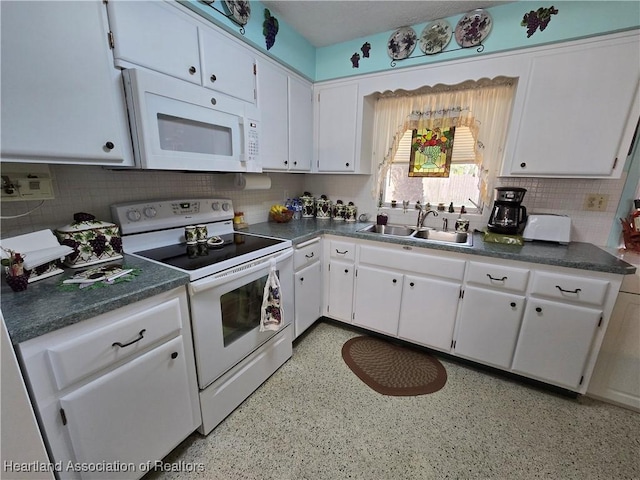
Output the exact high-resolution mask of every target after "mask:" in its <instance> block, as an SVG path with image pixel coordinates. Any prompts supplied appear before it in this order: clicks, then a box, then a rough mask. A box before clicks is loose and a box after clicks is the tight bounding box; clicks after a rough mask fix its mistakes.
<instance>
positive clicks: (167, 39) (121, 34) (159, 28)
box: [107, 1, 201, 85]
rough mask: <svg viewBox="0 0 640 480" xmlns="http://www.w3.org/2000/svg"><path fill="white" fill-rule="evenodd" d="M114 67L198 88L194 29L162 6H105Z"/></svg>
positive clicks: (194, 26)
mask: <svg viewBox="0 0 640 480" xmlns="http://www.w3.org/2000/svg"><path fill="white" fill-rule="evenodd" d="M107 11H108V12H109V24H110V25H111V29H112V31H113V35H114V49H113V52H114V57H115V59H116V64H117V65H120V66H123V67H127V66H132V65H130V64H133V65H140V66H142V67H146V68H149V69H151V70H155V71H157V72H161V73H165V74H167V75H171V76H172V77H176V78H180V79H182V80H186V81H188V82H191V83H195V84H198V85H200V81H201V80H200V55H199V50H198V27H197V26H196V24H195V23H193V22H192V21H190V20H189V19H188V18H185V17H182V16H181V15H180V12H179V11H178V10H177V9H176V8H175V7H173V6H171V5H169V4H166V3H164V2H145V1H143V2H108V3H107Z"/></svg>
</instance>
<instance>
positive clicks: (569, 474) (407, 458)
mask: <svg viewBox="0 0 640 480" xmlns="http://www.w3.org/2000/svg"><path fill="white" fill-rule="evenodd" d="M356 335H359V333H357V332H355V331H352V330H350V329H347V328H344V327H342V326H340V325H337V324H334V323H324V322H321V323H318V324H317V325H315V326H314V327H312V330H311V331H309V332H308V333H307V334H306V335H305V336H303V338H302V341H300V342H297V344H295V345H294V353H293V357H292V358H291V359H290V360H289V361H288V362H287V363H286V364H285V365H284V366H283V367H282V368H281V369H280V370H279V371H278V372H276V373H275V374H274V375H273V376H272V377H271V378H270V379H269V380H268V381H267V382H266V383H265V384H264V385H263V386H262V387H261V388H259V389H258V390H257V391H256V392H255V393H254V394H253V395H252V396H251V397H250V398H249V399H248V400H246V401H245V402H244V403H243V404H242V405H241V406H240V407H239V408H238V409H236V410H235V411H234V412H233V413H232V414H231V415H230V416H229V417H227V418H226V420H225V421H224V422H222V423H221V424H220V425H219V426H218V427H217V428H216V429H215V430H214V431H213V432H212V433H211V434H209V435H208V436H207V437H203V436H201V435H199V434H197V433H196V434H193V435H191V436H190V437H189V438H187V439H186V440H185V441H184V442H183V443H182V444H181V445H180V446H179V447H178V448H176V449H175V450H174V451H173V452H172V453H171V454H170V455H169V456H168V457H167V458H166V459H165V461H166V462H169V463H172V462H173V465H174V468H175V469H177V470H180V469H182V470H183V471H182V472H171V473H170V472H166V471H165V472H162V473H160V472H152V473H149V474H148V475H147V476H146V477H145V480H151V479H153V480H156V479H182V478H185V479H186V478H188V479H191V478H203V479H212V480H239V479H246V480H269V479H273V480H303V479H308V480H325V479H326V480H341V479H362V480H403V479H411V480H415V479H444V478H447V479H467V478H477V479H534V478H543V479H554V480H564V479H581V480H591V479H616V480H618V479H631V478H636V479H637V478H640V414H638V413H634V412H632V411H629V410H625V409H622V408H618V407H615V406H612V405H608V404H605V403H602V402H598V401H595V400H591V399H589V398H586V397H581V398H579V399H577V400H575V399H570V398H566V397H563V396H559V395H556V394H554V393H549V392H546V391H542V390H540V389H537V388H534V387H531V386H526V385H523V384H521V383H518V382H515V381H512V380H508V379H504V378H501V377H498V376H494V375H491V374H488V373H485V372H480V371H476V370H474V369H472V368H470V367H467V366H463V365H460V364H457V363H454V362H451V361H447V360H443V359H441V362H442V364H443V365H444V366H445V368H446V370H447V374H448V380H447V384H446V385H445V386H444V388H443V389H442V390H440V391H438V392H436V393H432V394H430V395H422V396H416V397H389V396H384V395H380V394H378V393H376V392H374V391H373V390H371V389H370V388H369V387H367V386H366V385H365V384H364V383H363V382H362V381H360V380H359V379H358V378H357V377H356V376H355V375H354V374H353V373H352V372H351V371H350V370H349V368H348V367H347V366H346V365H345V364H344V362H343V360H342V357H341V348H342V344H343V343H344V342H345V341H346V340H348V339H349V338H351V337H353V336H356ZM176 462H177V463H176ZM183 462H184V463H183ZM192 468H197V469H201V470H202V471H201V472H200V473H194V472H190V471H187V470H191V469H192Z"/></svg>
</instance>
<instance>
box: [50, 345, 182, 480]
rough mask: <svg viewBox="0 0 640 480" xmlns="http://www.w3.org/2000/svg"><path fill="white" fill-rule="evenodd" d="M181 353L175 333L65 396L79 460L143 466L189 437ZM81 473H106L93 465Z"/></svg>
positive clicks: (98, 475)
mask: <svg viewBox="0 0 640 480" xmlns="http://www.w3.org/2000/svg"><path fill="white" fill-rule="evenodd" d="M182 359H184V345H183V343H182V339H181V338H180V337H178V338H174V339H173V340H170V341H168V342H166V343H165V344H163V345H161V346H160V347H158V348H155V349H153V350H151V351H150V352H147V353H146V354H144V355H141V356H140V357H137V358H136V359H135V360H132V361H131V362H129V363H127V364H125V365H124V366H122V367H120V368H118V369H115V370H113V371H112V372H109V373H108V374H106V375H103V376H101V377H100V378H98V379H97V380H95V381H93V382H90V383H88V384H87V385H85V386H83V387H81V388H79V389H77V390H75V391H73V392H71V393H69V394H68V395H65V396H63V397H62V398H60V408H61V412H64V418H65V421H66V426H67V428H68V429H69V438H70V440H71V444H72V445H73V451H74V453H75V459H76V461H77V462H80V463H86V464H95V465H97V464H99V463H100V462H102V461H104V460H105V459H118V461H120V462H122V463H133V464H134V465H136V466H139V465H140V464H142V463H144V462H147V461H149V460H155V459H157V458H158V457H157V454H158V452H167V451H170V450H172V449H173V448H174V447H175V446H176V443H175V442H176V439H177V438H186V437H187V436H188V435H189V434H190V433H191V432H192V428H193V425H192V423H193V422H192V420H191V398H190V395H189V381H188V378H189V377H188V371H187V363H186V362H185V361H184V360H182ZM63 423H64V422H63ZM97 432H99V434H96V433H97ZM82 478H94V479H97V480H99V479H103V478H105V473H104V472H91V471H89V472H86V473H83V474H82ZM109 478H131V477H130V475H129V474H123V475H114V476H111V475H109Z"/></svg>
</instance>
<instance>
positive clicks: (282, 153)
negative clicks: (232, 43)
mask: <svg viewBox="0 0 640 480" xmlns="http://www.w3.org/2000/svg"><path fill="white" fill-rule="evenodd" d="M258 108H259V109H260V114H261V115H262V123H261V128H262V132H261V133H262V136H261V138H260V160H261V162H262V168H263V169H264V170H288V169H289V165H288V164H289V148H288V145H289V132H288V128H287V126H288V122H289V119H288V115H287V74H286V72H285V71H284V70H282V69H281V68H278V67H277V66H275V65H273V64H272V63H270V62H267V61H259V62H258Z"/></svg>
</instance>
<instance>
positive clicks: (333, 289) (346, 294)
mask: <svg viewBox="0 0 640 480" xmlns="http://www.w3.org/2000/svg"><path fill="white" fill-rule="evenodd" d="M354 270H355V269H354V266H353V263H350V262H345V261H342V260H331V261H330V263H329V268H328V274H329V275H328V276H329V289H328V290H329V291H328V303H327V314H328V315H329V316H330V317H331V318H335V319H336V320H342V321H344V322H349V323H351V321H352V314H353V313H352V312H353V279H354Z"/></svg>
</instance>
